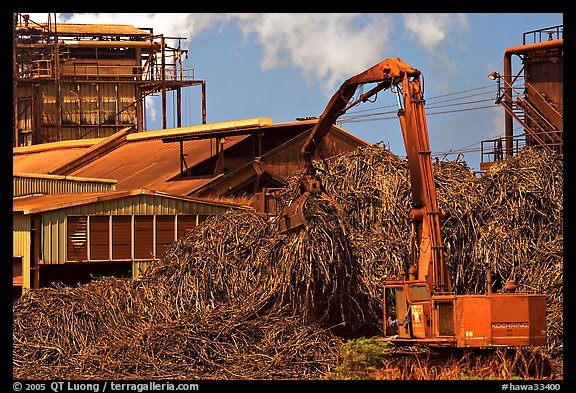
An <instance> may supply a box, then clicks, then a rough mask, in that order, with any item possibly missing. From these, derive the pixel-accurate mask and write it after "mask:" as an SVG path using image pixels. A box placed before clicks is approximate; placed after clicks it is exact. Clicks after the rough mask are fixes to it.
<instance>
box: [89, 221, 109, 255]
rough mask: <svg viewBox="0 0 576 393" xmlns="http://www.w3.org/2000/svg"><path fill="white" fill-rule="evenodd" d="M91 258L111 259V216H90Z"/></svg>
mask: <svg viewBox="0 0 576 393" xmlns="http://www.w3.org/2000/svg"><path fill="white" fill-rule="evenodd" d="M90 259H92V260H109V259H110V216H90Z"/></svg>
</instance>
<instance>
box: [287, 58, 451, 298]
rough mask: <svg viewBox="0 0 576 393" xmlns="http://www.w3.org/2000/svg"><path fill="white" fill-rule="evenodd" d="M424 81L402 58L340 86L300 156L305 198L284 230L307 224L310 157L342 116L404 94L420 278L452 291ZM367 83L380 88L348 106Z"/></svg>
mask: <svg viewBox="0 0 576 393" xmlns="http://www.w3.org/2000/svg"><path fill="white" fill-rule="evenodd" d="M420 77H421V72H420V71H419V70H417V69H415V68H413V67H412V66H410V65H409V64H407V63H405V62H404V61H402V60H401V59H400V58H389V59H385V60H383V61H381V62H380V63H378V64H376V65H374V66H372V67H370V68H369V69H367V70H366V71H364V72H361V73H360V74H357V75H355V76H353V77H351V78H349V79H347V80H346V81H344V83H342V85H341V86H340V88H339V89H338V91H336V93H335V94H334V95H333V96H332V98H331V99H330V101H329V102H328V105H327V106H326V108H325V109H324V112H323V113H322V115H320V118H319V120H318V122H317V123H316V125H315V126H314V128H313V129H312V132H311V133H310V135H309V136H308V138H307V140H306V142H305V143H304V145H303V146H302V150H301V154H302V157H303V159H304V165H305V167H304V169H305V171H304V176H303V179H302V181H301V187H300V190H301V195H300V196H299V198H296V199H295V200H294V201H293V202H292V203H291V204H290V205H289V206H288V207H287V208H286V209H285V210H284V211H283V212H282V214H281V215H280V219H281V222H280V230H281V232H287V231H289V230H293V229H295V228H298V227H301V226H304V225H306V224H307V222H306V219H305V218H304V214H303V210H304V204H305V201H306V199H307V198H308V196H309V195H310V194H313V193H318V192H322V186H321V184H320V180H319V179H318V177H317V176H316V169H315V168H314V165H313V163H312V159H313V156H314V153H315V152H316V150H317V147H318V145H319V144H320V142H321V141H322V140H323V139H324V137H325V136H326V135H327V134H328V132H329V131H330V129H331V128H332V126H333V125H334V124H335V123H336V120H337V119H338V117H340V116H341V115H343V114H344V113H346V111H347V110H348V109H349V108H351V107H352V106H354V105H356V104H358V103H361V102H365V101H367V100H368V99H369V98H371V97H372V96H374V95H375V94H377V93H378V92H380V91H383V90H386V89H391V90H393V89H397V92H398V94H402V96H403V98H402V100H403V101H404V103H405V105H404V108H399V110H398V117H399V119H400V124H401V127H402V134H403V137H404V143H405V146H406V154H407V156H408V164H409V167H410V168H409V169H410V182H411V187H412V198H413V209H412V211H411V214H410V216H411V217H412V220H413V222H414V224H415V226H416V233H418V234H419V235H418V238H419V239H420V250H419V257H418V258H419V261H418V262H417V265H418V274H419V278H421V279H423V280H427V281H428V283H429V285H430V287H434V288H439V289H440V288H441V289H442V290H450V289H451V285H450V280H449V277H448V273H447V271H446V268H445V264H444V261H443V247H442V241H441V236H440V212H439V210H438V204H437V202H436V190H435V186H434V178H433V175H432V161H431V159H430V146H429V142H428V131H427V128H426V118H425V115H424V99H423V93H422V88H421V83H420ZM368 83H376V86H374V87H373V88H372V89H370V90H369V91H367V92H365V93H363V94H361V95H360V96H359V97H358V99H357V100H355V101H354V102H350V100H351V99H352V97H353V96H354V95H355V93H356V91H357V90H358V88H359V87H360V86H363V85H365V84H368ZM400 86H401V88H402V90H401V91H400V90H399V89H400ZM398 102H399V104H400V102H401V100H400V99H399V101H398Z"/></svg>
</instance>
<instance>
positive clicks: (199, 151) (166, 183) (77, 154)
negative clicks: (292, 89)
mask: <svg viewBox="0 0 576 393" xmlns="http://www.w3.org/2000/svg"><path fill="white" fill-rule="evenodd" d="M264 119H266V120H265V121H262V119H259V118H255V119H249V120H250V122H249V123H246V124H244V123H241V122H238V121H236V122H222V123H212V124H206V125H204V127H205V128H206V130H212V131H213V132H215V133H216V134H217V133H221V132H228V131H230V130H232V129H234V131H235V130H236V129H237V128H242V127H245V128H244V129H245V131H246V135H230V136H228V137H227V141H226V144H225V150H224V156H225V157H226V151H227V149H229V148H231V147H234V146H235V145H236V144H238V143H240V142H241V141H244V140H245V139H247V138H250V137H251V136H250V134H251V133H254V132H256V131H257V130H268V132H274V133H276V132H277V133H280V134H281V135H284V134H285V133H286V132H287V130H300V129H301V130H302V131H304V130H306V129H308V128H311V127H313V125H314V124H315V123H316V122H317V121H318V120H317V119H314V120H308V121H295V122H287V123H278V124H272V123H271V122H270V121H268V119H267V118H264ZM255 120H258V121H255ZM240 124H241V125H240ZM334 127H335V129H337V130H338V131H339V132H342V133H344V134H346V135H348V136H349V137H350V138H353V139H357V140H358V141H361V140H359V139H358V138H356V137H354V136H353V135H351V134H349V133H347V132H346V131H344V130H343V129H341V128H339V127H336V126H334ZM192 134H202V135H203V134H204V131H201V130H198V129H196V128H194V127H188V128H185V127H184V128H181V129H170V130H161V131H159V132H153V131H148V132H141V133H126V132H119V133H118V134H117V135H112V136H110V137H108V138H103V139H100V140H99V141H98V142H97V143H92V144H91V145H87V146H85V147H76V146H75V145H73V144H66V145H64V144H62V145H53V146H52V147H53V148H52V149H48V150H46V149H45V150H39V151H37V152H29V153H26V150H25V149H22V148H18V149H20V150H19V151H16V149H14V152H15V153H14V172H27V173H55V174H60V175H67V176H77V177H84V178H104V179H115V180H117V181H118V183H117V185H116V190H118V191H126V190H133V189H140V188H146V189H151V190H156V191H163V192H167V193H171V194H176V195H189V194H191V193H193V192H195V191H196V190H198V189H200V188H202V187H203V186H205V185H207V184H208V183H210V182H212V181H214V180H215V179H217V178H218V177H219V176H218V175H214V176H203V177H201V178H200V177H195V178H191V179H182V180H179V181H173V180H171V179H173V178H175V177H177V175H179V174H180V169H181V168H180V143H164V142H163V139H164V140H165V139H166V138H167V137H168V138H169V137H170V136H175V137H182V136H191V135H192ZM203 136H204V135H203ZM362 142H363V141H362ZM363 143H365V142H363ZM45 145H48V144H45ZM182 146H183V153H184V154H185V160H186V166H187V167H188V168H192V167H194V166H195V165H198V164H200V163H202V162H204V161H206V160H208V159H210V158H211V157H214V155H215V148H214V141H213V140H211V139H196V140H184V141H182ZM29 148H30V150H32V148H33V146H30V147H29ZM37 149H40V147H37ZM100 149H101V150H100ZM51 170H54V171H53V172H51Z"/></svg>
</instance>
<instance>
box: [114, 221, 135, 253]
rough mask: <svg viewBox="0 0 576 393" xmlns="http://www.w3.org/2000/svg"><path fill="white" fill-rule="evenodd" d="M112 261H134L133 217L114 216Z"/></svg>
mask: <svg viewBox="0 0 576 393" xmlns="http://www.w3.org/2000/svg"><path fill="white" fill-rule="evenodd" d="M112 259H132V216H112Z"/></svg>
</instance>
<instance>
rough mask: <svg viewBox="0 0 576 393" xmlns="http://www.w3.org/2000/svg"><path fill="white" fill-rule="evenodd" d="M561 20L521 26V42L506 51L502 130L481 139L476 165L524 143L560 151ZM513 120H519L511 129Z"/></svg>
mask: <svg viewBox="0 0 576 393" xmlns="http://www.w3.org/2000/svg"><path fill="white" fill-rule="evenodd" d="M563 37H564V26H563V25H558V26H551V27H547V28H542V29H537V30H533V31H528V32H525V33H524V34H523V35H522V44H521V45H518V46H511V47H509V48H507V49H506V50H505V51H504V59H503V69H504V71H503V73H499V72H497V71H494V72H492V73H491V74H490V75H489V78H490V79H492V80H496V81H497V83H498V95H497V98H496V103H498V104H499V105H501V106H502V107H503V108H504V127H505V136H504V137H503V138H495V139H490V140H485V141H482V148H481V154H482V156H481V159H482V162H481V163H480V169H481V170H483V171H485V170H486V169H488V168H489V167H490V166H491V165H492V164H493V163H494V162H496V161H499V160H503V159H506V158H508V157H512V156H513V155H514V154H516V152H518V150H519V149H521V148H523V147H524V146H539V147H541V148H543V149H547V150H554V151H556V152H558V153H560V154H562V153H563V146H564V143H563V142H564V137H563V131H564V73H563V72H564V38H563ZM514 124H516V125H519V126H521V131H520V132H519V133H516V134H515V133H514Z"/></svg>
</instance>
